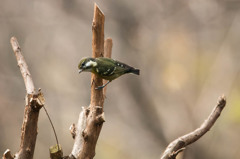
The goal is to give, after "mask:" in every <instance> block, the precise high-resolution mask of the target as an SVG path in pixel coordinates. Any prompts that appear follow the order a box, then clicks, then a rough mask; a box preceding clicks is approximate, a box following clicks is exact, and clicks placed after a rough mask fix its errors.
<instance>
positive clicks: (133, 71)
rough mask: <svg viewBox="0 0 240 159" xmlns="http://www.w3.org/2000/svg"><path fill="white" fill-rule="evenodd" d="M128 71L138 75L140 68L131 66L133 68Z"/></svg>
mask: <svg viewBox="0 0 240 159" xmlns="http://www.w3.org/2000/svg"><path fill="white" fill-rule="evenodd" d="M128 73H133V74H135V75H140V70H139V69H135V68H133V69H131V70H129V72H128Z"/></svg>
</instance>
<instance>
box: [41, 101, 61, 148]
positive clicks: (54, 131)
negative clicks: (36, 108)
mask: <svg viewBox="0 0 240 159" xmlns="http://www.w3.org/2000/svg"><path fill="white" fill-rule="evenodd" d="M43 109H44V111H45V113H46V115H47V117H48V120H49V121H50V124H51V126H52V129H53V133H54V136H55V139H56V142H57V148H58V151H60V148H59V142H58V138H57V133H56V130H55V128H54V126H53V123H52V120H51V118H50V116H49V114H48V111H47V109H46V108H45V106H43Z"/></svg>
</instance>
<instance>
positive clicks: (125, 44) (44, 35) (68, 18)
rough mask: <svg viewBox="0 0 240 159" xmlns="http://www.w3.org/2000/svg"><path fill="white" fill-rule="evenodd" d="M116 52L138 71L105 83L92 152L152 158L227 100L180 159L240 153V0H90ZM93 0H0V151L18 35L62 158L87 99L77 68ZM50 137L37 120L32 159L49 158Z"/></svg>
mask: <svg viewBox="0 0 240 159" xmlns="http://www.w3.org/2000/svg"><path fill="white" fill-rule="evenodd" d="M96 2H97V4H98V5H99V6H100V8H101V9H102V11H103V12H104V14H105V16H106V17H105V37H106V38H107V37H111V38H112V39H113V55H112V57H113V58H114V59H117V60H120V61H122V62H125V63H127V64H130V65H132V66H135V67H137V68H140V69H141V75H140V76H134V75H126V76H122V77H121V78H119V79H117V80H115V81H113V82H112V83H111V84H109V86H108V90H107V99H106V101H105V105H104V108H105V115H106V122H105V123H104V126H103V129H102V132H101V134H100V138H99V141H98V143H97V151H96V157H95V158H97V159H113V158H114V159H123V158H127V159H136V158H137V159H156V158H159V157H160V155H161V153H162V152H163V151H164V149H165V147H166V146H167V145H168V143H169V142H171V141H172V140H174V139H175V138H177V137H179V136H181V135H183V134H186V133H188V132H190V131H192V130H194V129H195V128H197V127H199V126H200V124H201V123H202V122H203V121H204V120H205V119H206V117H207V116H208V115H209V113H210V112H211V110H212V109H213V107H214V106H215V105H216V102H217V99H218V97H219V96H221V95H222V94H225V95H226V97H227V107H226V108H225V110H224V111H223V113H222V116H221V117H220V119H219V120H218V121H217V123H216V124H215V125H214V127H213V128H212V129H211V131H210V132H208V133H207V134H206V135H205V136H204V137H203V138H201V139H200V140H199V141H197V142H196V143H194V144H193V145H191V146H189V147H188V148H187V149H186V151H185V153H184V154H183V157H184V158H185V159H192V158H194V159H202V158H208V159H226V158H229V159H237V158H239V155H240V151H239V150H240V142H239V141H240V135H239V134H240V84H239V81H240V75H239V73H240V72H239V71H240V70H239V68H240V62H239V60H240V53H239V50H240V45H239V41H240V29H239V28H240V12H239V9H240V1H239V0H181V1H177V0H148V1H144V0H132V1H129V0H121V1H111V0H98V1H96ZM93 6H94V1H92V0H51V1H48V0H41V1H36V0H35V1H34V0H31V1H30V0H22V1H15V0H0V153H1V155H2V154H3V152H4V151H5V150H6V149H7V148H9V149H11V151H12V152H13V153H15V152H17V151H18V149H19V145H20V131H21V125H22V119H23V111H24V103H25V102H24V97H25V93H26V92H25V86H24V83H23V79H22V77H21V74H20V71H19V69H18V67H17V63H16V59H15V56H14V54H13V51H12V48H11V45H10V43H9V41H10V38H11V37H12V36H16V37H17V39H18V40H19V43H20V46H21V47H22V50H23V54H24V56H25V59H26V61H27V63H28V65H29V69H30V72H31V74H32V76H33V80H34V83H35V86H36V88H39V87H40V88H42V91H43V93H44V95H45V98H46V107H47V109H48V111H49V114H50V115H51V117H52V120H53V123H54V125H55V128H56V131H57V134H58V138H59V140H60V143H61V145H62V147H63V151H64V155H68V154H69V153H70V152H71V149H72V145H73V139H72V138H71V135H70V133H69V127H70V125H71V124H72V123H76V122H77V119H78V115H79V112H80V111H81V106H88V104H89V102H90V77H91V74H90V73H83V74H80V75H79V74H78V70H77V65H78V62H79V60H80V59H81V58H82V57H84V56H91V51H92V49H91V44H92V30H91V29H92V27H91V24H92V18H93ZM55 143H56V142H55V139H54V135H53V131H52V129H51V127H50V124H49V121H48V119H47V117H46V114H45V113H44V111H43V110H42V111H41V113H40V117H39V134H38V138H37V144H36V149H35V155H34V158H35V159H43V158H49V151H48V148H49V147H50V146H51V145H54V144H55Z"/></svg>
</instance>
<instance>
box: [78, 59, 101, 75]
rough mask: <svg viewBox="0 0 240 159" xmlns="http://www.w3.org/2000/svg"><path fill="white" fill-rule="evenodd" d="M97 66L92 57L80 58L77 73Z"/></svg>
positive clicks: (90, 70) (88, 70) (89, 70)
mask: <svg viewBox="0 0 240 159" xmlns="http://www.w3.org/2000/svg"><path fill="white" fill-rule="evenodd" d="M96 66H97V62H96V60H95V59H94V58H91V57H85V58H82V59H81V60H80V62H79V64H78V69H79V73H81V72H92V68H93V67H96Z"/></svg>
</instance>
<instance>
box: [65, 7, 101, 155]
mask: <svg viewBox="0 0 240 159" xmlns="http://www.w3.org/2000/svg"><path fill="white" fill-rule="evenodd" d="M92 32H93V40H92V57H94V58H95V57H102V56H103V55H104V14H103V13H102V12H101V10H100V9H99V8H98V6H97V5H96V4H95V5H94V16H93V23H92ZM91 83H92V87H91V101H90V105H89V107H88V108H87V109H85V108H83V110H82V112H81V113H80V115H79V120H78V124H77V127H75V129H76V130H75V132H72V134H74V135H75V142H74V146H73V150H72V153H71V154H70V155H69V157H68V158H78V159H92V158H93V157H94V156H95V148H96V144H97V140H98V137H99V134H100V131H101V128H102V124H103V122H104V121H105V120H104V112H103V103H104V96H103V90H102V89H100V90H96V89H95V88H97V87H98V86H102V85H103V80H102V79H101V78H99V77H97V76H95V75H94V74H92V78H91Z"/></svg>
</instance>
